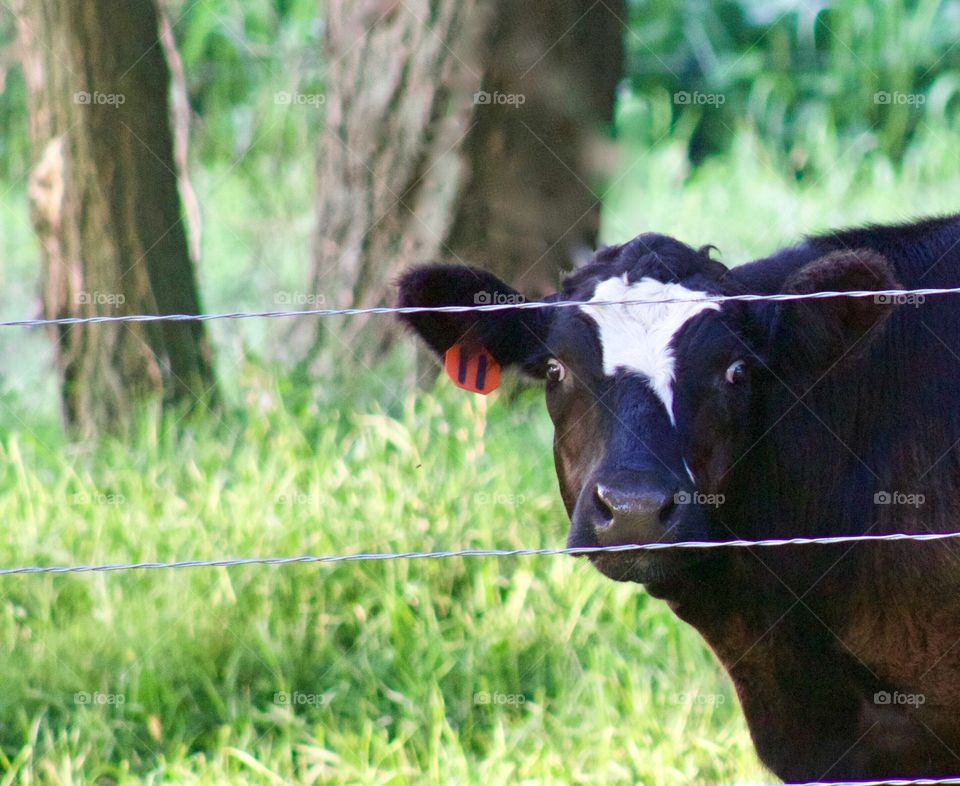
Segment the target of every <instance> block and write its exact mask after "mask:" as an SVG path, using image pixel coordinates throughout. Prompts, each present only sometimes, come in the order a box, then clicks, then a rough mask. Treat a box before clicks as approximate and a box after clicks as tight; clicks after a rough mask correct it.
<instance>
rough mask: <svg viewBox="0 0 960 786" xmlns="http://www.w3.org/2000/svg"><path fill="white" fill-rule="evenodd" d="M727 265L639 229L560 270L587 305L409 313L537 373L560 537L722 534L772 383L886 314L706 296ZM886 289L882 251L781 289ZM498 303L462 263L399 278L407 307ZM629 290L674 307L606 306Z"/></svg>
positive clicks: (613, 541) (655, 563) (656, 556)
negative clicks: (564, 525)
mask: <svg viewBox="0 0 960 786" xmlns="http://www.w3.org/2000/svg"><path fill="white" fill-rule="evenodd" d="M726 274H727V270H726V268H724V267H723V266H722V265H721V264H719V263H718V262H716V261H714V260H711V259H710V258H709V255H708V253H707V252H706V251H704V250H701V251H696V250H694V249H692V248H690V247H689V246H686V245H684V244H682V243H680V242H678V241H676V240H673V239H672V238H667V237H663V236H660V235H641V236H640V237H638V238H636V239H635V240H634V241H631V242H630V243H628V244H626V245H623V246H617V247H611V248H607V249H604V250H602V251H600V252H598V253H597V255H596V256H595V257H594V259H593V260H592V261H591V262H590V264H588V265H587V266H586V267H584V268H583V269H581V270H580V271H578V272H577V273H575V274H574V275H572V276H571V277H570V278H568V279H567V281H566V282H565V283H564V286H563V289H562V291H561V292H560V293H558V297H559V298H561V299H563V300H576V301H583V302H584V305H582V306H576V307H564V308H552V309H550V308H544V309H529V310H516V311H502V312H483V313H479V314H478V313H463V314H422V315H409V316H408V317H407V318H406V321H407V322H408V323H409V324H411V325H412V326H413V327H414V328H415V329H416V330H417V332H418V333H419V334H420V335H421V336H422V337H423V338H425V339H426V340H427V342H428V343H429V344H430V345H431V346H432V347H433V348H434V349H435V350H436V351H438V352H441V353H442V352H444V351H446V349H448V348H449V347H450V346H452V345H453V344H457V343H459V344H461V345H462V346H464V347H465V348H470V347H472V348H476V347H479V346H482V347H484V348H486V349H487V350H488V351H489V352H490V353H491V354H492V355H493V357H494V358H495V359H496V360H497V361H499V362H500V363H501V364H503V365H508V364H518V365H520V366H521V367H522V368H523V369H524V370H525V371H526V372H527V373H530V374H533V375H535V376H538V377H540V378H542V379H543V380H544V383H545V388H546V400H547V408H548V410H549V412H550V416H551V418H552V419H553V423H554V426H555V435H554V457H555V462H556V469H557V476H558V479H559V482H560V491H561V495H562V497H563V501H564V504H565V506H566V509H567V513H568V514H569V516H570V520H571V527H570V535H569V539H568V543H569V545H570V546H573V547H590V546H615V545H627V544H645V543H658V542H667V543H669V542H678V541H685V540H722V539H728V538H730V537H731V535H732V533H731V531H730V530H729V529H727V528H726V527H725V525H724V522H723V505H724V502H725V500H726V499H727V495H728V494H729V493H730V491H731V488H732V484H734V481H735V478H736V477H737V473H736V468H737V465H738V463H739V462H740V461H741V459H742V458H743V457H744V455H745V454H746V453H747V452H748V451H749V450H750V449H751V448H752V446H753V445H754V444H755V442H756V441H757V440H758V439H760V438H762V436H763V432H764V428H765V426H766V425H767V424H766V423H765V419H766V418H767V417H768V416H767V410H766V409H765V400H766V399H765V397H766V395H767V394H768V393H769V392H770V389H771V386H776V385H785V384H790V385H798V386H800V387H802V386H803V385H804V383H805V379H806V378H809V379H810V380H813V379H815V378H816V376H817V375H818V373H820V372H821V371H822V370H823V369H825V368H827V367H829V365H830V364H832V363H833V362H835V361H836V360H837V359H838V358H839V357H842V356H843V355H844V354H845V351H846V348H847V347H848V346H849V345H851V344H853V343H855V342H856V340H857V339H858V338H859V337H860V336H861V335H862V334H863V333H864V332H866V331H868V330H870V329H872V328H873V327H874V326H875V325H876V324H877V323H878V322H879V321H881V320H882V318H883V316H884V314H885V313H886V312H887V306H885V305H884V304H882V303H881V304H878V303H875V302H873V300H872V299H868V300H864V299H856V300H855V299H852V298H843V299H835V300H821V301H805V302H792V303H787V304H784V305H779V304H776V305H774V304H770V303H743V302H726V303H723V304H719V303H715V302H710V301H709V300H705V298H707V297H708V296H710V295H716V294H735V293H737V290H736V289H734V288H733V285H732V284H731V283H730V282H729V280H728V278H729V277H727V275H726ZM893 287H895V282H894V281H893V278H892V276H891V274H890V271H889V267H888V266H887V264H886V263H885V262H884V260H883V259H882V258H880V257H879V256H877V255H876V254H872V253H870V252H850V253H844V254H832V255H830V256H828V257H825V258H823V259H821V260H818V261H816V262H813V263H810V264H808V265H807V266H805V267H803V268H801V269H800V270H799V271H797V272H795V273H794V274H793V275H792V277H791V278H790V279H789V280H788V281H786V282H784V286H783V289H784V291H796V292H803V291H818V290H827V289H841V290H842V289H887V288H893ZM479 293H489V297H487V298H485V297H479V298H478V297H477V296H478V294H479ZM504 297H512V298H516V297H517V294H516V293H515V292H514V291H513V290H512V289H510V288H509V287H507V286H506V285H504V284H503V283H502V282H500V281H499V280H497V279H495V278H494V277H492V276H491V275H490V274H488V273H485V272H482V271H478V270H474V269H470V268H463V267H449V266H430V267H425V268H419V269H417V270H415V271H413V272H411V273H409V274H407V275H406V276H405V277H404V278H403V280H402V281H401V298H400V303H401V305H405V306H410V305H457V304H463V305H469V304H473V303H476V302H478V300H479V302H491V301H493V302H496V301H497V300H502V299H503V298H504ZM625 300H642V301H669V302H658V303H656V304H654V305H640V304H637V305H602V303H603V302H605V301H625ZM785 377H789V380H787V379H785ZM756 482H762V479H761V478H756ZM700 554H702V552H696V551H692V550H683V551H677V550H670V551H643V552H640V551H621V552H611V553H605V554H592V555H591V557H590V558H591V560H592V561H593V562H594V564H595V565H596V566H597V567H598V568H599V569H600V570H601V571H603V572H604V573H605V574H606V575H608V576H610V577H611V578H614V579H619V580H631V581H639V582H644V583H654V582H656V581H658V580H660V579H664V578H667V577H669V576H672V575H674V574H676V573H677V572H678V571H683V570H684V569H685V568H686V567H687V566H689V565H690V564H691V562H692V561H694V560H696V559H698V557H699V555H700Z"/></svg>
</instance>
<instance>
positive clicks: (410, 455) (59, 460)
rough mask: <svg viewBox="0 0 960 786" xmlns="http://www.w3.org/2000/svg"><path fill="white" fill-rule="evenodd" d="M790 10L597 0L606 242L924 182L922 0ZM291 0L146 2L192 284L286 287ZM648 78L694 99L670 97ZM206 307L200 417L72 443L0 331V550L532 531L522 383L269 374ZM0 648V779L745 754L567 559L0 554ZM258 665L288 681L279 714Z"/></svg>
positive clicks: (867, 216) (399, 771)
mask: <svg viewBox="0 0 960 786" xmlns="http://www.w3.org/2000/svg"><path fill="white" fill-rule="evenodd" d="M790 7H791V6H788V5H786V4H783V5H779V4H777V3H761V2H759V1H757V2H742V3H706V2H680V3H667V2H645V3H642V2H634V3H632V4H631V18H630V31H629V32H628V33H627V39H626V40H627V42H628V48H629V52H630V57H629V73H628V76H627V78H626V79H625V80H624V85H623V88H622V90H621V94H620V100H619V109H618V115H617V122H616V124H615V128H614V129H613V131H614V134H615V136H616V139H617V143H618V151H619V155H620V165H619V168H618V175H617V176H614V177H612V178H611V179H610V180H609V181H608V182H607V183H604V184H600V186H599V187H598V193H600V194H602V195H603V197H604V217H603V235H604V238H605V240H606V241H607V242H615V241H620V240H625V239H627V238H629V237H631V236H633V235H634V234H636V233H637V232H640V231H645V230H656V231H660V232H664V233H669V234H673V235H676V236H677V237H679V238H681V239H683V240H684V241H686V242H689V243H691V244H693V245H698V244H703V243H713V244H715V245H716V246H718V247H719V248H720V250H721V257H722V259H723V260H724V261H725V262H727V263H728V264H737V263H740V262H742V261H745V260H747V259H750V258H752V257H754V256H758V255H762V254H764V253H767V252H769V251H771V250H773V249H774V248H776V247H777V246H778V245H782V244H783V243H786V242H792V241H794V240H796V239H797V238H799V237H800V236H801V235H802V234H803V233H806V232H811V231H817V230H820V229H825V228H828V227H835V226H841V225H844V224H850V223H858V222H865V221H888V220H901V219H907V218H910V217H913V216H918V215H927V214H934V213H943V212H948V211H956V210H957V208H958V205H957V199H956V195H957V194H960V157H958V156H957V152H956V151H957V125H956V117H955V115H956V111H957V109H958V90H957V86H958V72H957V66H958V61H960V47H956V48H955V47H954V46H953V45H954V44H955V42H957V41H958V40H960V32H958V31H960V14H958V12H957V9H956V7H953V8H951V7H950V6H949V5H948V4H946V3H929V2H916V3H898V2H878V3H872V4H858V3H852V2H836V3H831V4H824V8H823V9H822V10H821V11H820V13H815V10H816V6H815V5H813V4H797V5H796V6H793V7H795V8H802V10H799V11H797V10H794V11H790V10H789V8H790ZM810 9H814V10H810ZM314 17H315V5H314V3H313V2H306V1H305V0H295V1H294V2H286V3H279V2H276V3H266V2H253V3H247V4H241V3H239V2H228V1H227V0H211V1H210V2H204V3H199V4H196V5H194V6H191V7H190V8H189V10H187V11H186V13H185V14H184V15H183V16H182V17H181V18H180V19H179V21H178V22H177V25H176V30H177V34H178V37H179V42H180V46H181V49H182V53H183V56H184V59H185V61H186V67H187V71H188V74H189V79H190V92H191V100H192V102H193V106H194V109H195V110H196V111H197V113H198V116H197V118H196V122H195V126H194V147H193V154H192V155H193V172H192V176H193V180H194V184H195V187H196V188H197V191H198V194H199V197H200V201H201V203H202V204H203V206H204V243H203V260H202V263H201V265H200V268H199V272H200V279H201V290H202V296H203V301H204V304H205V307H206V309H207V310H208V311H220V310H234V309H245V308H258V309H259V308H272V307H274V305H276V301H277V297H278V293H283V292H287V291H294V292H296V291H302V288H303V282H304V281H305V271H306V260H307V254H308V252H309V234H310V231H311V226H312V214H311V205H312V203H313V199H314V194H313V190H312V186H313V183H312V178H313V161H312V157H311V155H310V151H311V150H312V148H313V142H314V140H315V131H316V129H317V128H318V127H319V126H320V124H321V123H322V122H323V112H322V108H320V109H313V108H304V107H299V108H297V109H291V108H290V107H284V106H281V105H278V104H276V103H275V102H274V99H273V96H274V94H275V92H276V91H279V90H291V89H293V88H297V89H300V90H301V91H302V92H310V91H313V90H316V91H318V92H322V90H323V63H322V57H321V54H320V40H321V37H322V25H321V24H320V23H319V22H317V21H316V19H315V18H314ZM4 24H5V25H7V26H8V28H7V32H8V33H9V24H10V20H9V19H7V20H5V21H4ZM681 89H682V90H686V91H691V92H692V91H702V92H704V93H722V94H723V95H724V96H725V100H724V103H723V105H722V106H720V107H714V106H687V107H681V106H677V105H676V104H675V103H674V102H673V98H672V96H673V93H674V92H676V91H677V90H681ZM879 91H887V92H890V93H893V92H896V91H899V92H902V93H904V94H914V95H922V96H924V99H925V100H924V103H923V104H921V105H916V103H914V104H912V105H906V104H898V105H881V104H877V103H875V102H874V98H873V96H874V94H875V93H876V92H879ZM23 113H24V109H23V88H22V80H21V79H20V77H19V75H18V74H17V72H16V71H11V72H10V73H8V75H7V80H6V90H5V91H4V93H3V94H2V96H0V123H2V134H0V172H2V175H3V182H2V183H0V220H2V225H3V227H4V232H3V234H2V239H0V244H2V245H0V253H2V254H3V261H4V264H3V266H2V270H0V276H2V280H0V283H2V287H0V314H2V316H3V318H13V317H20V316H23V315H32V314H34V313H36V311H37V308H38V306H37V295H36V291H37V290H36V286H37V266H38V262H37V253H36V249H35V247H34V245H33V238H32V234H31V231H30V226H29V218H28V211H27V208H26V199H25V186H24V176H25V173H26V141H25V123H24V114H23ZM212 329H213V336H214V339H215V343H216V350H217V364H218V372H219V374H220V376H221V378H222V379H223V380H224V388H225V391H226V393H227V398H228V406H227V413H226V414H225V416H224V417H223V419H222V421H221V422H219V423H216V424H213V423H210V424H197V423H191V425H190V427H189V428H184V425H183V422H180V421H178V419H177V417H176V416H170V417H168V418H167V419H166V420H165V421H163V423H162V424H161V425H160V426H152V427H149V426H143V427H142V428H141V429H140V430H138V431H135V432H134V433H131V434H130V435H128V436H126V437H125V438H124V439H119V438H111V439H107V440H105V441H104V442H103V443H102V444H100V445H96V446H94V445H90V444H77V443H72V442H70V441H69V440H68V439H67V438H66V437H65V436H64V435H63V434H62V432H61V429H60V427H59V424H58V422H57V413H56V411H55V388H54V381H53V374H52V370H51V367H50V352H49V349H48V347H47V341H46V339H45V337H44V336H43V334H42V333H40V332H39V331H27V330H22V329H10V328H5V329H3V332H2V333H0V425H2V427H3V428H2V434H0V518H2V520H3V521H4V522H5V530H6V535H5V537H4V538H3V539H2V542H0V543H2V545H0V565H4V566H11V565H22V564H53V563H100V562H123V561H138V560H174V559H178V560H182V559H192V558H210V557H219V556H248V555H293V554H303V553H314V554H320V553H334V552H350V551H365V550H373V551H387V550H406V549H415V550H424V549H434V548H437V549H444V548H460V547H514V546H533V547H537V546H556V545H560V544H562V542H563V540H564V537H565V532H566V518H565V515H564V513H563V510H562V506H561V504H560V501H559V497H558V494H557V491H556V481H555V478H554V473H553V467H552V461H551V456H550V437H551V429H550V424H549V420H548V418H547V416H546V413H545V412H544V411H543V407H542V404H541V402H540V397H539V394H538V392H537V391H535V390H526V391H522V392H520V393H519V394H518V395H517V396H516V397H515V399H514V400H508V398H507V397H505V396H502V395H495V396H493V397H491V399H490V400H489V401H483V400H480V399H478V398H475V397H472V396H468V395H466V394H462V393H459V392H457V391H454V390H451V389H450V388H449V387H448V386H446V385H445V384H443V382H441V383H439V384H438V385H437V387H436V389H435V390H433V391H432V392H426V391H422V390H418V389H417V387H416V385H415V375H414V371H413V368H414V366H413V363H412V349H411V347H410V346H409V345H406V344H405V345H403V346H400V347H398V348H397V350H396V352H395V353H394V354H393V355H392V356H391V357H390V358H389V359H388V360H386V361H385V362H384V363H383V364H382V365H381V366H378V367H376V368H365V367H361V366H359V365H358V364H357V363H355V362H354V361H352V358H351V353H350V351H349V348H347V347H340V350H341V355H340V356H339V357H338V358H337V361H336V363H335V364H334V366H335V368H334V369H333V370H332V371H331V372H330V373H329V374H328V375H325V376H323V377H322V378H319V379H318V378H313V379H303V378H301V377H300V376H298V375H296V374H294V373H293V366H292V363H291V362H290V358H289V357H288V356H287V354H286V352H285V349H284V348H285V346H286V339H287V336H288V332H289V329H290V325H289V324H286V323H284V322H283V321H280V320H277V321H274V322H271V323H266V322H263V321H249V322H242V323H229V324H223V323H217V324H215V325H214V326H213V328H212ZM0 652H2V653H3V659H4V668H3V669H2V670H0V783H17V782H23V783H57V784H80V783H90V782H100V783H115V782H116V783H160V782H177V783H211V784H212V783H224V782H230V783H237V784H243V783H251V784H253V783H255V784H268V783H284V782H289V781H291V780H297V781H299V782H304V783H370V784H373V783H378V784H379V783H390V784H403V783H419V782H425V781H426V782H434V783H448V782H471V783H473V782H476V783H501V782H529V783H542V782H583V783H633V782H644V783H658V784H659V783H677V784H718V783H734V782H737V783H755V782H760V781H762V780H764V779H765V776H764V774H763V772H762V769H761V767H760V765H759V764H758V763H757V761H756V759H755V756H754V754H753V752H752V749H751V747H750V743H749V739H748V736H747V734H746V730H745V727H744V724H743V721H742V719H741V718H740V714H739V710H738V709H737V706H736V702H735V699H734V697H733V696H732V695H731V692H730V689H729V685H728V683H727V681H726V680H725V678H724V677H723V675H722V673H721V671H720V669H719V668H718V667H717V665H716V664H715V662H714V660H713V658H712V656H711V655H710V653H709V652H708V651H707V649H706V648H705V646H704V645H703V644H702V642H701V641H700V640H699V638H698V636H697V635H696V634H695V633H694V632H693V631H691V630H689V629H687V628H686V627H684V626H683V625H682V624H680V623H679V622H677V621H676V620H675V619H674V618H673V617H672V615H671V614H670V613H669V612H668V611H667V609H666V608H665V607H664V606H663V605H662V604H660V603H659V602H656V601H653V600H652V599H650V598H648V597H647V596H646V595H645V594H644V593H643V592H642V591H640V590H639V589H638V588H636V587H633V586H624V585H617V584H614V583H612V582H609V581H607V580H605V579H603V578H602V577H600V576H599V575H597V574H596V573H595V571H593V570H592V569H591V568H590V566H589V565H587V564H584V562H583V561H582V560H574V559H570V558H556V557H534V558H504V559H452V560H443V561H416V562H371V563H363V564H357V563H348V564H340V565H324V566H317V565H311V566H286V567H263V566H254V567H243V568H232V569H201V570H182V571H162V572H160V571H150V572H129V573H111V574H96V575H74V576H59V577H51V576H16V577H6V578H3V579H0ZM284 691H286V692H290V693H293V692H299V693H301V694H304V695H309V696H318V697H322V698H320V699H317V703H314V704H308V705H301V706H298V707H295V708H293V707H290V706H285V705H282V704H279V703H277V702H276V701H275V695H276V694H277V693H280V692H284ZM482 691H487V692H490V693H496V692H498V693H501V694H505V695H510V696H522V697H523V704H522V705H520V706H517V705H514V704H510V705H497V706H494V705H483V704H476V703H475V702H474V694H475V693H478V692H482ZM80 692H87V693H96V692H102V693H104V694H119V695H122V696H123V699H124V701H123V703H122V705H117V704H106V705H79V704H77V703H76V701H75V695H76V694H77V693H80ZM690 697H698V698H695V699H694V700H693V701H691V700H690Z"/></svg>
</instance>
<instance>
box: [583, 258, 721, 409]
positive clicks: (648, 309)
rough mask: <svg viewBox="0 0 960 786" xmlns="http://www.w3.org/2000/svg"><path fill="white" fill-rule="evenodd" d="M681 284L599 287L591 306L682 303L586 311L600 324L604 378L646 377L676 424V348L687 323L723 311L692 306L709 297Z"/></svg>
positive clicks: (614, 281)
mask: <svg viewBox="0 0 960 786" xmlns="http://www.w3.org/2000/svg"><path fill="white" fill-rule="evenodd" d="M708 296H709V294H708V293H707V292H697V291H695V290H692V289H687V288H686V287H684V286H681V285H680V284H664V283H663V282H662V281H657V280H656V279H653V278H642V279H640V280H639V281H637V282H635V283H633V284H631V283H629V282H628V281H627V274H626V273H624V275H623V276H622V277H621V276H617V277H615V278H608V279H607V280H606V281H602V282H600V283H599V284H598V285H597V288H596V289H595V290H594V293H593V297H592V298H590V302H591V303H592V302H594V301H598V300H676V301H681V302H677V303H656V304H655V305H631V306H621V305H616V306H580V310H581V311H583V312H584V313H585V314H586V315H587V316H589V317H590V318H591V319H592V320H593V321H594V322H596V323H597V327H598V328H599V334H600V348H601V350H602V352H603V372H604V373H605V374H607V375H608V376H613V374H615V373H616V371H617V369H620V368H623V369H626V370H628V371H632V372H635V373H637V374H642V375H643V376H644V377H646V379H647V380H649V382H650V386H651V387H652V388H653V390H654V392H655V393H656V394H657V396H658V397H659V398H660V400H661V401H662V402H663V405H664V406H665V407H666V408H667V415H669V417H670V422H671V423H672V422H673V380H674V374H675V371H676V368H675V365H676V364H675V361H674V357H673V349H672V347H671V346H670V345H671V342H672V341H673V337H674V336H676V335H677V333H678V332H679V331H680V328H682V327H683V326H684V325H685V324H686V323H687V322H689V321H690V320H691V319H693V318H694V317H695V316H696V315H697V314H700V313H702V312H704V311H711V310H712V311H719V310H720V304H719V303H702V302H700V303H696V302H694V303H690V302H686V301H690V300H699V299H701V298H704V297H708Z"/></svg>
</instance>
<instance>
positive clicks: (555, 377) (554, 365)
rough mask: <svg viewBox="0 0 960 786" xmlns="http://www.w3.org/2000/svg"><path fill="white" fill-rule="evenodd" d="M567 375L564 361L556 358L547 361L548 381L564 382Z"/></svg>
mask: <svg viewBox="0 0 960 786" xmlns="http://www.w3.org/2000/svg"><path fill="white" fill-rule="evenodd" d="M565 376H567V369H566V368H565V367H564V365H563V363H561V362H560V361H559V360H557V359H556V358H550V360H548V361H547V382H548V383H550V384H551V385H555V384H556V383H557V382H562V381H563V378H564V377H565Z"/></svg>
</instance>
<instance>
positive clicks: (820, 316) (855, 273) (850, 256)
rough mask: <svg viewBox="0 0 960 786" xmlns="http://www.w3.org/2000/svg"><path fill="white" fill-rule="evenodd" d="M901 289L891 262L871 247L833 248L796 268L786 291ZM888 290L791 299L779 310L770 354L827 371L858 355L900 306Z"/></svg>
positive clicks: (803, 293)
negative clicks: (849, 295) (851, 294)
mask: <svg viewBox="0 0 960 786" xmlns="http://www.w3.org/2000/svg"><path fill="white" fill-rule="evenodd" d="M892 289H902V286H901V285H900V283H899V282H898V281H897V279H896V276H895V275H894V272H893V268H892V267H891V266H890V263H889V262H887V260H886V259H885V258H884V257H883V256H882V255H881V254H878V253H877V252H876V251H872V250H869V249H856V250H843V251H833V252H831V253H829V254H827V255H826V256H823V257H821V258H819V259H817V260H815V261H813V262H809V263H807V264H806V265H804V266H803V267H802V268H800V269H799V270H797V271H796V272H794V273H793V274H792V275H791V276H790V277H789V278H788V279H787V281H786V282H785V283H784V288H783V291H784V293H788V294H800V295H806V294H813V293H816V292H852V291H855V290H869V291H872V290H892ZM896 305H897V299H896V298H895V297H893V296H890V295H874V296H868V297H833V298H821V299H809V300H790V301H784V302H782V303H781V304H779V307H778V308H777V309H776V317H775V323H774V327H773V331H772V343H773V347H772V350H773V351H772V353H771V354H772V356H773V357H777V358H779V359H780V360H781V361H786V362H787V363H788V364H790V363H793V364H796V363H799V364H801V365H802V366H806V367H809V366H811V365H812V366H813V369H812V370H814V371H819V372H820V373H822V372H825V371H826V370H827V369H828V368H829V367H830V366H832V365H833V364H835V363H838V362H840V361H841V360H843V359H846V358H854V357H858V356H860V355H861V354H862V353H863V351H864V350H865V349H866V348H867V347H869V346H870V343H871V342H872V341H873V340H874V339H875V338H876V337H877V335H879V333H880V330H881V328H882V325H883V323H884V322H885V321H886V320H887V318H888V317H889V316H890V314H892V313H893V310H894V309H895V308H896Z"/></svg>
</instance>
